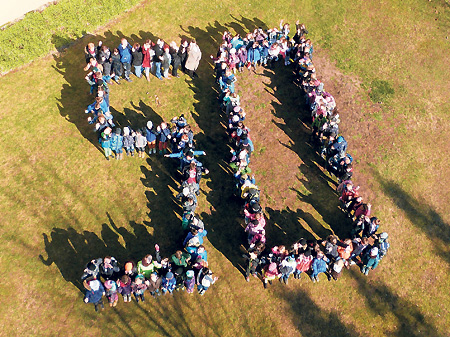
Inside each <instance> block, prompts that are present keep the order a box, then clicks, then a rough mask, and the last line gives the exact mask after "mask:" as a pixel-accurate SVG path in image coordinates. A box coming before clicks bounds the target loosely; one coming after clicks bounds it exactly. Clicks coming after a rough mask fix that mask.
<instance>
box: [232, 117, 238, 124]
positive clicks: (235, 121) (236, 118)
mask: <svg viewBox="0 0 450 337" xmlns="http://www.w3.org/2000/svg"><path fill="white" fill-rule="evenodd" d="M231 120H232V121H233V122H234V123H237V122H239V116H238V115H234V116H233V118H231Z"/></svg>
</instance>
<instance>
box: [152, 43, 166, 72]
mask: <svg viewBox="0 0 450 337" xmlns="http://www.w3.org/2000/svg"><path fill="white" fill-rule="evenodd" d="M163 46H164V41H162V40H160V39H158V41H157V42H156V44H155V47H154V48H153V51H154V53H155V54H154V55H153V71H154V72H155V76H156V77H157V78H158V79H160V80H161V81H162V80H163V77H162V76H161V62H162V61H163V54H164V52H163V49H162V48H163Z"/></svg>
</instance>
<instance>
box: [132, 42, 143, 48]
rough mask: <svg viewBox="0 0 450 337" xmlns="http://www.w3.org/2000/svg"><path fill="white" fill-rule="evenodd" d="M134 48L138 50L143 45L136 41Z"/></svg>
mask: <svg viewBox="0 0 450 337" xmlns="http://www.w3.org/2000/svg"><path fill="white" fill-rule="evenodd" d="M133 48H134V50H138V49H139V48H141V45H140V44H139V43H137V42H136V43H135V44H134V45H133Z"/></svg>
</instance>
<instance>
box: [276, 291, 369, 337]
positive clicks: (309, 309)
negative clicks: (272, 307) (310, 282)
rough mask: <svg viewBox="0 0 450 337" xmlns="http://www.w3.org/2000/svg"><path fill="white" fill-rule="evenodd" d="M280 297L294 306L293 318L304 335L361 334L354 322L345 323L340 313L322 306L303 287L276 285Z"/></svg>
mask: <svg viewBox="0 0 450 337" xmlns="http://www.w3.org/2000/svg"><path fill="white" fill-rule="evenodd" d="M274 289H275V293H276V294H277V296H278V297H280V298H281V299H283V300H285V301H286V302H287V303H289V305H290V306H291V308H292V312H294V313H295V314H294V315H295V317H294V318H293V320H294V322H295V324H296V326H297V329H298V330H299V331H300V332H301V334H302V336H310V337H315V336H317V337H322V336H350V337H357V336H360V335H359V334H358V333H357V332H356V329H355V327H354V326H353V325H352V324H346V323H343V322H342V321H341V320H340V318H339V316H338V314H337V313H336V312H335V311H333V310H331V311H329V312H328V311H325V310H323V309H322V308H320V307H319V306H318V305H317V304H316V303H315V302H314V301H313V300H312V299H311V297H310V296H309V295H308V293H307V292H306V291H304V290H302V289H298V288H296V289H291V288H286V287H274Z"/></svg>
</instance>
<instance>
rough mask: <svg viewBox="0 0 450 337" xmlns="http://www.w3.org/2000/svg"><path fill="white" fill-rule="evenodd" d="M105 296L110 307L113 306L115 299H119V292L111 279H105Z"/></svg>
mask: <svg viewBox="0 0 450 337" xmlns="http://www.w3.org/2000/svg"><path fill="white" fill-rule="evenodd" d="M105 289H106V297H107V298H108V303H109V306H110V307H115V306H116V305H117V301H118V300H119V294H118V289H117V284H116V282H114V281H113V280H107V281H106V282H105Z"/></svg>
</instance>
